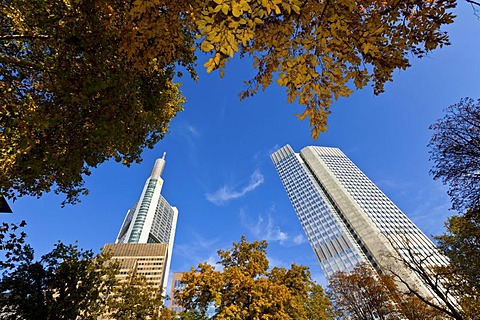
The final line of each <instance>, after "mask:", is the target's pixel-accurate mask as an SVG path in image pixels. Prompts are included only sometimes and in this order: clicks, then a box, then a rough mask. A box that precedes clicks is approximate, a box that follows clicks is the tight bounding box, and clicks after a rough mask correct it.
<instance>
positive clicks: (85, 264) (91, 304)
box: [0, 223, 118, 320]
mask: <svg viewBox="0 0 480 320" xmlns="http://www.w3.org/2000/svg"><path fill="white" fill-rule="evenodd" d="M21 225H24V223H22V224H21ZM0 232H1V234H2V235H6V234H7V232H11V233H10V234H9V238H8V240H5V238H2V246H1V249H2V251H3V253H4V254H5V259H4V260H2V262H1V267H2V275H1V280H0V293H1V294H0V310H1V311H2V319H15V320H16V319H22V320H30V319H31V320H43V319H45V320H47V319H97V316H99V315H101V314H102V313H103V312H104V306H105V300H104V297H106V296H107V295H108V293H109V292H110V291H111V290H112V288H113V286H114V284H115V274H116V272H117V271H118V269H117V266H116V265H115V264H110V265H109V266H107V265H106V264H105V262H106V260H107V259H108V256H105V255H94V254H93V252H92V251H90V250H88V251H84V250H81V249H79V248H78V247H77V246H76V245H64V244H63V243H61V242H59V243H58V244H56V245H55V247H54V249H53V250H52V251H51V252H49V253H47V254H45V255H43V256H42V257H41V258H40V260H34V251H33V249H32V248H31V247H30V246H29V245H28V244H25V243H24V239H25V233H23V232H21V233H20V234H17V233H16V232H18V227H17V226H15V225H12V226H8V225H5V224H4V225H3V228H2V229H1V230H0Z"/></svg>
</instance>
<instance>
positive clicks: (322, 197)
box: [271, 145, 446, 285]
mask: <svg viewBox="0 0 480 320" xmlns="http://www.w3.org/2000/svg"><path fill="white" fill-rule="evenodd" d="M271 159H272V161H273V163H274V165H275V167H276V169H277V171H278V174H279V175H280V179H281V181H282V183H283V185H284V187H285V189H286V191H287V194H288V197H289V198H290V201H291V203H292V205H293V208H294V209H295V211H296V213H297V216H298V218H299V220H300V223H301V225H302V227H303V229H304V231H305V234H306V236H307V238H308V240H309V242H310V245H311V247H312V249H313V251H314V253H315V255H316V257H317V259H318V261H319V262H320V266H321V268H322V270H323V272H324V274H325V276H326V278H327V279H328V278H330V277H332V276H333V275H334V274H335V272H337V271H343V272H349V271H351V270H352V269H353V268H354V267H355V266H356V265H357V264H359V263H367V264H370V265H371V266H372V267H373V268H375V269H376V270H378V271H388V270H394V271H395V272H396V273H398V274H402V275H403V276H404V277H406V278H408V279H409V280H408V281H409V282H411V283H415V284H417V285H418V284H419V281H418V278H417V277H416V276H414V275H413V274H412V272H410V271H409V270H407V269H406V268H405V267H404V265H403V263H402V262H401V261H400V259H398V258H399V257H401V258H403V259H409V257H410V255H409V251H410V252H413V253H414V254H415V255H416V256H418V257H421V258H422V259H426V261H427V263H428V264H431V265H441V264H444V263H446V260H445V257H444V256H442V255H441V254H440V253H439V252H438V250H437V249H436V247H435V245H434V244H433V243H432V241H430V239H429V238H428V237H427V236H426V235H425V234H424V233H423V232H422V231H421V230H420V229H419V228H418V227H417V226H416V225H415V224H414V223H413V222H412V221H411V220H410V219H409V218H408V217H407V216H406V215H405V214H404V213H403V212H402V211H401V210H400V209H399V208H398V207H397V206H396V205H395V204H394V203H393V202H392V201H391V200H390V199H389V198H388V197H387V196H386V195H385V194H384V193H383V192H382V191H381V190H380V189H379V188H378V187H377V186H376V185H375V184H374V183H373V182H372V181H371V180H370V179H369V178H368V177H367V176H366V175H365V174H364V173H363V172H362V171H361V170H360V169H359V168H358V167H357V166H356V165H355V164H354V163H353V162H352V161H351V160H350V159H349V158H348V157H347V156H346V155H345V154H344V153H343V152H342V151H340V149H338V148H330V147H317V146H310V147H305V148H303V149H302V150H301V151H300V153H296V152H295V151H294V150H293V149H292V148H291V147H290V145H286V146H284V147H282V148H280V149H279V150H277V151H276V152H274V153H273V154H272V155H271Z"/></svg>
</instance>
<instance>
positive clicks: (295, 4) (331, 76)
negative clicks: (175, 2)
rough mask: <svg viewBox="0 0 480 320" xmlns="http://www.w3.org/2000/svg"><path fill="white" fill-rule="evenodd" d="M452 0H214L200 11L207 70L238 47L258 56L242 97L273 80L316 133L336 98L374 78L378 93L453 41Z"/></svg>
mask: <svg viewBox="0 0 480 320" xmlns="http://www.w3.org/2000/svg"><path fill="white" fill-rule="evenodd" d="M455 5H456V2H455V0H439V1H424V0H408V1H399V0H385V1H370V0H363V1H354V0H327V1H315V0H210V1H208V2H206V4H205V5H204V6H202V7H201V8H200V9H198V10H197V11H194V14H195V23H196V26H197V28H198V30H199V35H198V37H199V38H200V44H201V45H200V49H201V50H202V51H204V52H209V53H211V54H212V56H211V58H210V59H209V60H208V61H207V62H206V63H205V67H206V68H207V72H210V71H212V70H215V69H220V71H221V74H222V72H223V69H224V68H225V66H226V62H228V61H229V60H230V59H231V58H232V57H233V56H234V54H235V53H237V52H238V53H239V54H240V56H244V55H248V56H250V57H252V58H253V67H254V68H255V69H256V70H257V73H256V75H255V76H254V77H253V78H252V79H251V80H249V81H247V82H246V84H247V89H246V90H245V91H243V92H242V93H241V94H240V96H241V98H245V97H248V96H251V95H253V94H255V93H256V92H257V91H258V90H259V89H260V88H261V89H262V90H264V89H265V88H266V87H268V86H269V85H270V84H271V83H272V82H273V81H274V80H276V82H277V83H278V84H279V85H280V86H282V87H285V89H286V92H287V101H288V102H294V101H298V103H300V104H301V105H304V106H305V107H306V109H305V111H304V112H303V113H302V114H299V115H297V116H298V117H299V119H301V120H303V119H304V118H306V117H308V118H309V120H310V125H311V126H312V136H313V137H314V138H317V137H318V135H319V134H320V133H321V132H323V131H326V129H327V116H328V114H329V113H330V105H331V104H332V102H333V99H335V100H336V99H338V98H339V97H347V96H349V95H350V94H351V93H352V92H353V90H354V89H360V88H362V87H364V86H365V85H367V84H368V83H369V82H371V83H372V86H373V88H374V92H375V93H376V94H378V93H381V92H383V90H384V84H385V82H387V81H391V80H392V73H393V71H394V70H396V69H406V68H407V67H409V66H410V62H409V58H410V55H413V56H416V57H422V56H424V55H426V54H427V53H428V52H430V51H431V50H434V49H436V48H437V47H442V46H444V45H447V44H449V42H448V36H447V34H446V33H445V32H443V31H441V27H442V26H444V25H446V24H450V23H452V22H453V18H454V16H453V14H452V13H451V12H449V9H452V8H453V7H455Z"/></svg>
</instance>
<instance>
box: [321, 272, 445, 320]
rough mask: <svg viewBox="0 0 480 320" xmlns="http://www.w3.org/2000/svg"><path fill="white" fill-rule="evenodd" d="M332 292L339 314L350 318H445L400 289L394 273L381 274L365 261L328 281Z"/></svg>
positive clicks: (433, 319) (437, 319)
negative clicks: (392, 274)
mask: <svg viewBox="0 0 480 320" xmlns="http://www.w3.org/2000/svg"><path fill="white" fill-rule="evenodd" d="M329 294H330V297H331V299H332V302H333V305H334V308H335V310H336V312H337V315H338V316H340V317H345V318H347V319H358V320H360V319H361V320H368V319H372V320H373V319H409V320H440V319H445V317H444V314H441V313H440V312H439V311H437V310H436V309H434V308H432V307H430V306H429V305H427V304H425V303H424V302H423V301H421V300H420V299H418V298H417V297H416V296H415V295H405V294H404V293H403V292H401V291H400V290H399V289H398V287H397V285H396V283H395V281H394V278H393V276H391V275H386V274H381V275H379V274H377V272H375V271H374V270H373V269H372V268H370V267H369V266H367V265H365V264H361V265H359V266H357V267H356V268H354V269H353V270H352V271H351V272H348V273H347V272H337V273H336V274H335V275H334V276H333V277H332V278H331V279H330V281H329Z"/></svg>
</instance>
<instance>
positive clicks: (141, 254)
mask: <svg viewBox="0 0 480 320" xmlns="http://www.w3.org/2000/svg"><path fill="white" fill-rule="evenodd" d="M164 167H165V153H164V154H163V156H162V158H160V159H157V160H156V161H155V165H154V167H153V170H152V173H151V174H150V177H148V179H147V181H146V182H145V186H144V188H143V191H142V194H141V195H140V199H139V200H138V201H137V203H136V204H135V205H134V206H133V207H132V208H131V209H130V210H128V211H127V214H126V215H125V219H124V220H123V223H122V226H121V228H120V232H119V233H118V236H117V239H116V241H115V244H107V245H106V247H105V248H108V249H110V250H111V251H112V252H113V258H112V259H120V261H123V262H122V264H121V266H122V268H123V269H122V271H121V272H127V269H129V268H130V267H131V269H129V270H132V271H133V270H137V271H139V273H140V274H142V272H143V271H144V270H148V271H146V272H147V274H144V275H145V276H147V279H150V280H151V281H152V284H155V285H159V287H160V288H161V292H162V293H165V290H166V288H167V282H168V274H169V270H170V261H171V258H172V251H173V241H174V238H175V228H176V225H177V217H178V210H177V208H175V207H172V206H171V205H170V204H169V203H168V202H167V200H166V199H165V198H164V197H163V196H162V195H161V191H162V187H163V182H164V181H163V179H162V173H163V169H164ZM145 268H147V269H145ZM140 271H142V272H140ZM160 275H161V278H162V282H161V283H158V279H159V277H160ZM150 276H151V277H150Z"/></svg>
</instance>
